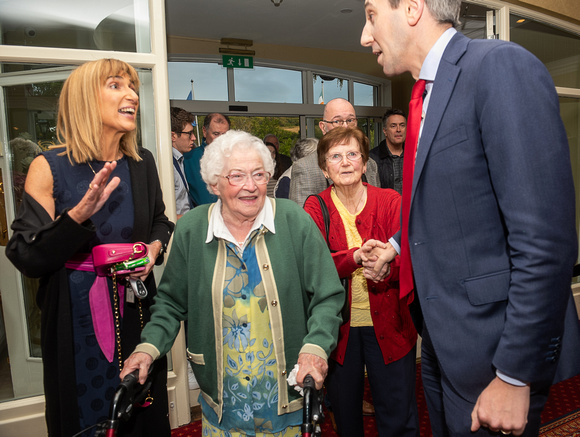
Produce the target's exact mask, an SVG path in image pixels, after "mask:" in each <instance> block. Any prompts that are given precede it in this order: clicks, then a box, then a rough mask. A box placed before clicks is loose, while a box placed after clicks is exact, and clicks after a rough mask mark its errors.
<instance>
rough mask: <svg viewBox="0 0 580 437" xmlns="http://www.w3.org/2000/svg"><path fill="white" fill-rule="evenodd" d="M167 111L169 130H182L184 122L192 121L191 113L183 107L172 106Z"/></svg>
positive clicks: (190, 122)
mask: <svg viewBox="0 0 580 437" xmlns="http://www.w3.org/2000/svg"><path fill="white" fill-rule="evenodd" d="M169 113H170V114H171V132H182V131H183V128H184V127H185V125H186V124H192V123H193V120H194V116H193V114H192V113H191V112H187V111H186V110H185V109H182V108H177V107H172V108H171V109H170V110H169Z"/></svg>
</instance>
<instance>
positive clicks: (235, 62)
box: [222, 55, 254, 68]
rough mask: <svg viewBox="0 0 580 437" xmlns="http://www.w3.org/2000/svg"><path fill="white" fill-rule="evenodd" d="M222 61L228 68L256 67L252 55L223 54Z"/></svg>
mask: <svg viewBox="0 0 580 437" xmlns="http://www.w3.org/2000/svg"><path fill="white" fill-rule="evenodd" d="M222 62H223V66H224V67H226V68H254V58H252V57H251V56H234V55H222Z"/></svg>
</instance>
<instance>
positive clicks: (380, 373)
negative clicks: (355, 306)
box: [326, 327, 419, 437]
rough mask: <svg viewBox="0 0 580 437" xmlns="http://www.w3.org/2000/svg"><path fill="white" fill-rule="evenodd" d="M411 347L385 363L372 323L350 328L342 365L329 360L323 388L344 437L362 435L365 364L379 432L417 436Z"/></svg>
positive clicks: (382, 434)
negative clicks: (397, 358)
mask: <svg viewBox="0 0 580 437" xmlns="http://www.w3.org/2000/svg"><path fill="white" fill-rule="evenodd" d="M415 354H416V348H413V349H412V350H411V351H410V352H409V353H408V354H407V355H405V356H404V357H403V358H401V359H400V360H398V361H395V362H393V363H389V364H385V362H384V360H383V355H382V353H381V349H380V348H379V344H378V342H377V339H376V337H375V331H374V328H373V327H362V328H350V334H349V337H348V346H347V350H346V354H345V360H344V363H343V364H342V365H340V364H338V363H337V362H336V361H334V360H330V369H329V372H328V377H327V379H326V390H327V393H328V397H329V400H330V404H331V407H332V412H333V414H334V418H335V420H336V425H337V427H338V432H339V434H340V435H341V436H343V437H358V436H360V437H364V428H363V415H362V400H363V393H364V371H365V365H366V369H367V374H368V378H369V384H370V388H371V394H372V397H373V404H374V407H375V418H376V423H377V429H378V435H379V436H383V437H387V436H389V437H391V436H398V437H400V436H408V437H418V436H419V420H418V414H417V401H416V398H415V377H416V375H415V372H416V365H415Z"/></svg>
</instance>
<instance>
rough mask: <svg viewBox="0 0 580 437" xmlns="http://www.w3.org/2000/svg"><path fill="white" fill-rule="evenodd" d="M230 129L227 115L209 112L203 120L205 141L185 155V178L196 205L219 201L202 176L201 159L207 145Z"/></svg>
mask: <svg viewBox="0 0 580 437" xmlns="http://www.w3.org/2000/svg"><path fill="white" fill-rule="evenodd" d="M229 130H230V119H229V118H228V116H227V115H223V114H219V113H217V112H214V113H211V114H208V115H207V116H206V117H205V120H204V121H203V142H202V143H201V145H200V146H199V147H197V148H195V149H193V150H192V151H191V152H188V153H186V154H185V155H184V158H185V159H184V161H183V166H184V167H185V178H186V179H187V183H188V185H189V192H190V193H191V196H192V197H193V201H194V202H195V204H196V205H203V204H204V203H213V202H217V196H215V195H214V194H212V193H210V192H209V190H208V189H207V185H206V183H205V182H204V181H203V179H202V178H201V173H200V165H199V161H200V160H201V157H202V156H203V153H204V152H205V147H206V146H207V145H209V144H211V143H212V142H213V141H214V140H215V139H216V138H218V137H219V136H220V135H223V134H225V133H226V132H227V131H229Z"/></svg>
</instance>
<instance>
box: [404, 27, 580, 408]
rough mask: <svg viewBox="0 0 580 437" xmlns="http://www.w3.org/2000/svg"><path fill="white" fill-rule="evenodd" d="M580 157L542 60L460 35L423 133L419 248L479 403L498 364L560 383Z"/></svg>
mask: <svg viewBox="0 0 580 437" xmlns="http://www.w3.org/2000/svg"><path fill="white" fill-rule="evenodd" d="M569 156H570V151H569V148H568V141H567V137H566V132H565V130H564V126H563V123H562V121H561V118H560V115H559V101H558V97H557V94H556V92H555V88H554V84H553V82H552V80H551V77H550V75H549V73H548V72H547V70H546V68H545V67H544V66H543V65H542V63H541V62H540V61H539V60H538V59H536V58H535V57H534V56H533V55H531V54H530V53H529V52H527V51H526V50H524V49H523V48H522V47H520V46H518V45H515V44H512V43H508V42H502V41H489V40H470V39H468V38H466V37H465V36H463V35H462V34H461V33H457V34H456V35H455V36H454V37H453V38H452V40H451V41H450V43H449V45H448V46H447V48H446V50H445V52H444V55H443V57H442V60H441V63H440V65H439V69H438V71H437V76H436V78H435V81H434V83H433V89H432V94H431V98H430V103H429V107H428V109H427V115H426V118H425V120H424V126H423V131H422V135H421V139H420V141H419V147H418V151H417V159H416V164H415V173H414V180H413V192H412V199H411V209H410V216H409V217H410V218H409V242H410V249H411V257H412V261H413V270H414V276H415V284H416V293H417V296H418V297H419V300H420V304H421V308H422V311H423V316H424V320H425V324H426V327H427V329H428V331H429V335H430V337H431V339H432V342H433V346H434V348H435V351H436V353H437V357H438V359H439V360H440V364H441V367H442V370H443V372H444V373H445V374H446V375H447V376H448V378H449V379H450V381H451V383H452V385H453V386H454V388H455V389H456V390H457V391H458V392H459V394H460V395H461V396H463V397H464V398H466V399H468V400H469V401H472V402H475V401H476V399H477V397H478V396H479V394H480V393H481V391H482V390H483V389H484V388H485V387H486V386H487V385H488V384H489V382H490V381H491V380H492V379H493V378H494V377H495V370H496V369H499V370H500V371H502V372H504V373H505V374H507V375H508V376H511V377H514V378H517V379H520V380H522V381H527V382H531V383H543V384H545V383H549V382H551V381H552V380H553V378H554V374H555V371H556V366H557V362H558V358H559V354H560V350H561V348H562V335H563V330H564V329H563V328H564V314H565V312H566V310H567V306H568V304H569V302H570V298H571V290H570V283H571V276H572V269H573V266H574V263H575V262H576V257H577V238H576V227H575V206H574V199H575V196H574V185H573V180H572V172H571V166H570V158H569ZM573 308H574V307H572V309H573ZM570 314H571V312H570ZM575 321H576V324H575V329H576V330H578V319H577V318H575ZM573 326H574V325H573ZM573 339H574V341H576V339H577V337H573ZM575 347H576V348H578V347H580V345H578V344H577V345H576V346H575Z"/></svg>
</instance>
